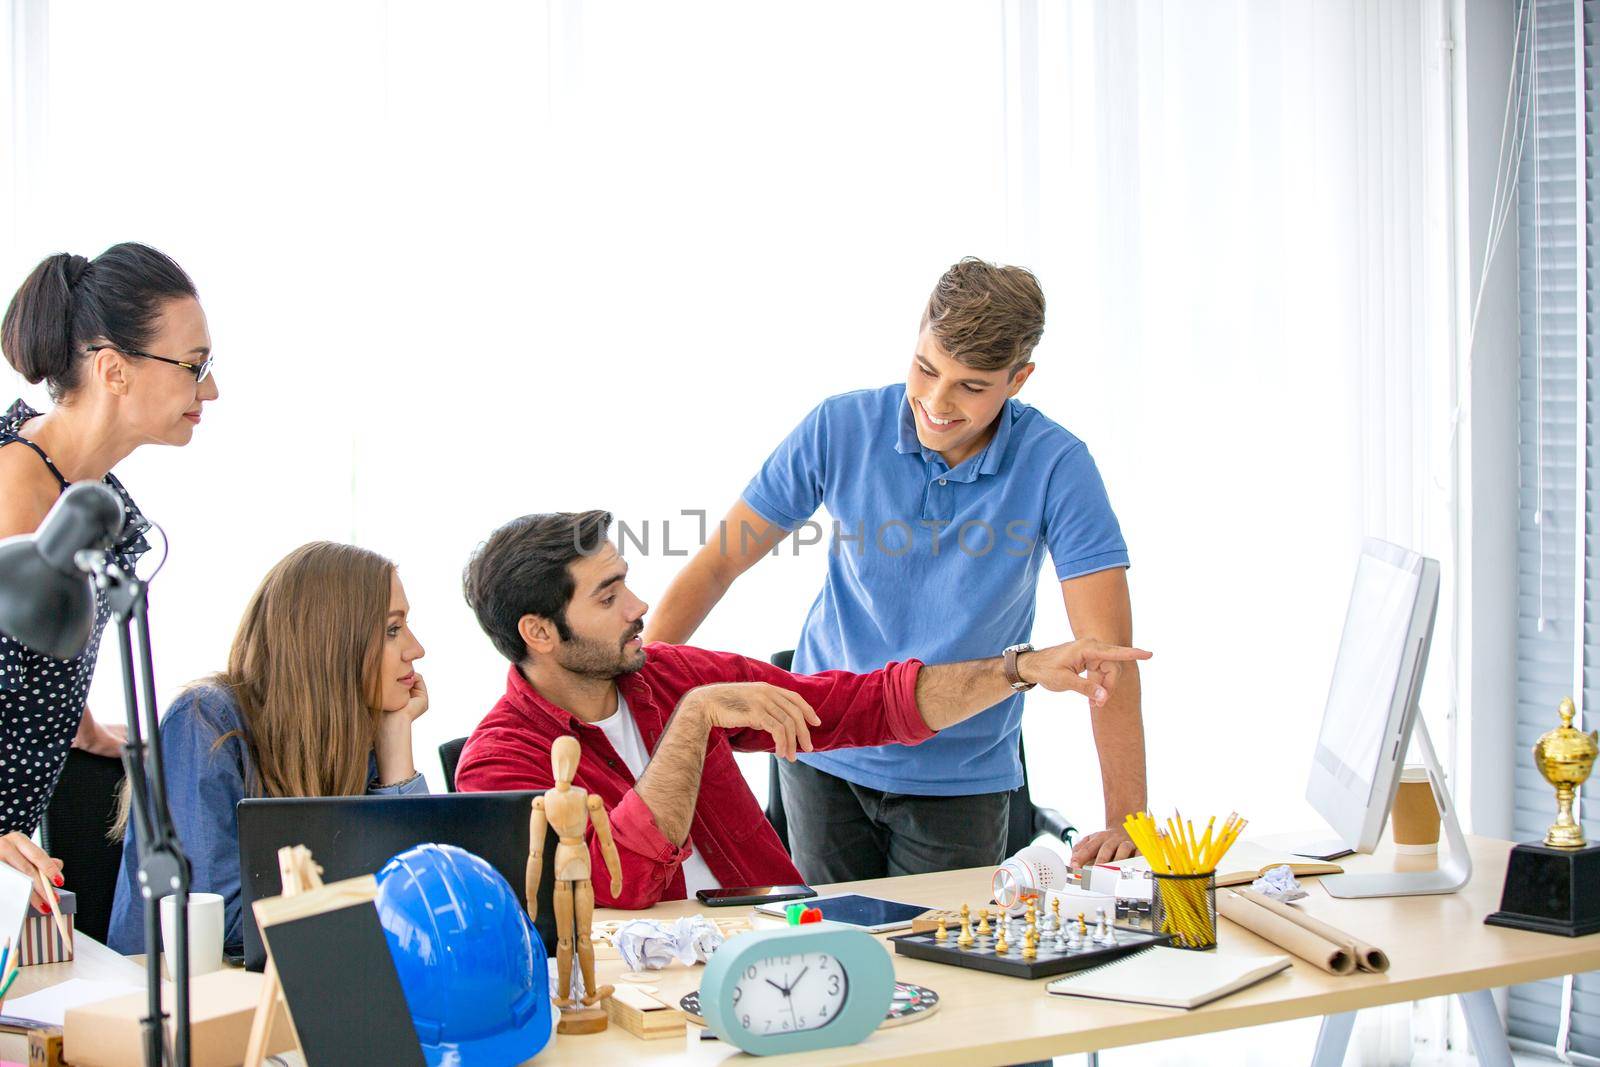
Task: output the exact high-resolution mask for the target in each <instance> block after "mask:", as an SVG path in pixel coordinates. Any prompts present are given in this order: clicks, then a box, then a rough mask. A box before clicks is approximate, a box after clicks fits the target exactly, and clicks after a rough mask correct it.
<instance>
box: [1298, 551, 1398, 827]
mask: <svg viewBox="0 0 1600 1067" xmlns="http://www.w3.org/2000/svg"><path fill="white" fill-rule="evenodd" d="M1420 580H1421V575H1420V573H1419V571H1418V570H1416V569H1413V568H1409V567H1401V566H1396V565H1395V564H1394V563H1391V562H1388V561H1386V560H1383V559H1379V558H1377V557H1376V556H1373V555H1369V554H1367V553H1363V554H1362V556H1361V562H1360V564H1359V565H1358V566H1357V568H1356V580H1355V588H1354V589H1353V590H1352V591H1351V594H1350V608H1349V611H1348V613H1347V614H1346V615H1345V620H1344V635H1343V636H1342V637H1341V638H1340V640H1339V657H1338V660H1337V661H1336V662H1335V664H1334V673H1333V683H1332V684H1331V685H1330V686H1329V688H1328V704H1327V708H1326V710H1325V711H1324V712H1323V716H1322V732H1321V734H1320V735H1319V737H1318V738H1317V754H1316V757H1317V762H1318V763H1319V764H1321V766H1322V767H1323V768H1324V769H1325V770H1327V771H1328V772H1329V773H1330V774H1331V775H1332V776H1333V777H1334V780H1335V781H1337V782H1338V783H1339V785H1340V786H1341V787H1342V788H1343V789H1344V790H1348V791H1349V792H1350V794H1351V795H1353V796H1355V797H1358V798H1361V799H1363V800H1364V801H1366V802H1370V801H1371V799H1372V789H1373V786H1374V782H1375V778H1376V775H1377V770H1378V762H1379V757H1380V755H1381V752H1382V749H1383V739H1384V735H1385V732H1386V728H1387V726H1388V722H1389V711H1390V708H1391V706H1392V705H1393V703H1394V700H1395V687H1396V686H1397V685H1398V684H1401V678H1400V666H1401V662H1402V660H1403V659H1404V658H1405V652H1406V636H1407V634H1408V633H1409V631H1410V628H1411V624H1412V615H1413V612H1414V611H1415V609H1416V605H1417V589H1418V585H1419V583H1420ZM1409 683H1410V679H1406V680H1405V684H1407V685H1409Z"/></svg>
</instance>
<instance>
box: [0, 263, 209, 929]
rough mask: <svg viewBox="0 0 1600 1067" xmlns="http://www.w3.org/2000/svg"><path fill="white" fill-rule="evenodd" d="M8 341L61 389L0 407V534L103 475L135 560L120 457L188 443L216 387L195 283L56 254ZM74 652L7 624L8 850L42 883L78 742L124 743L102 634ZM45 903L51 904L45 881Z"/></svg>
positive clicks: (11, 314) (33, 523)
mask: <svg viewBox="0 0 1600 1067" xmlns="http://www.w3.org/2000/svg"><path fill="white" fill-rule="evenodd" d="M0 348H3V349H4V351H5V357H6V361H7V362H9V363H10V364H11V366H12V367H13V368H14V369H15V370H16V372H17V373H18V374H20V375H22V377H23V378H24V379H26V380H27V381H28V382H29V384H33V385H37V384H39V383H40V382H43V383H45V385H46V387H47V388H48V390H49V393H50V399H51V401H52V402H53V406H52V407H51V409H50V410H49V411H48V412H46V413H44V414H40V413H39V412H37V411H35V410H33V408H31V407H29V406H28V404H26V403H25V402H23V401H22V400H18V401H17V402H16V403H14V404H12V405H11V408H10V409H9V410H8V411H6V412H5V413H4V414H3V415H0V537H10V536H13V535H16V534H28V533H32V532H34V531H35V530H36V529H38V527H39V524H40V522H42V521H43V519H44V517H45V515H46V513H48V512H49V510H50V507H51V505H53V504H54V503H55V502H56V498H57V497H59V496H60V495H61V493H62V492H63V491H64V490H65V489H66V488H67V486H68V485H70V484H72V483H73V482H83V481H96V482H104V483H105V484H106V485H108V486H110V487H111V488H112V489H113V490H115V491H116V493H117V495H118V496H119V497H121V499H122V506H123V509H124V511H125V512H126V517H127V521H126V524H125V526H124V528H123V533H122V536H121V540H120V541H119V543H118V544H117V545H116V546H115V547H114V548H113V549H111V550H110V554H111V556H112V557H113V559H114V560H115V561H116V562H118V563H120V564H122V565H123V566H125V567H129V568H131V567H132V566H133V565H134V563H135V562H137V560H138V558H139V557H140V556H141V555H143V553H144V552H145V551H146V550H147V549H148V548H149V545H148V544H147V543H146V542H145V539H144V536H143V535H144V531H145V529H146V528H147V527H148V523H147V522H146V521H145V519H144V517H143V516H142V515H141V514H140V513H139V509H138V507H137V506H135V504H134V502H133V500H132V498H131V497H129V496H128V493H127V490H125V489H124V488H123V487H122V483H121V482H120V481H118V480H117V478H116V476H115V475H114V474H112V470H113V468H115V467H116V465H117V464H118V463H120V462H122V460H123V459H125V458H126V457H127V456H128V455H130V454H131V453H132V452H133V451H134V450H136V449H138V448H140V447H141V446H143V445H152V444H159V445H186V444H188V443H189V439H190V438H191V437H193V436H194V431H195V427H196V426H198V425H199V424H200V412H201V409H202V408H203V407H204V406H205V403H206V402H207V401H208V400H215V399H216V398H217V383H216V379H215V378H213V377H211V374H210V371H211V334H210V332H209V330H208V329H207V327H206V316H205V312H204V311H202V310H201V308H200V301H199V299H198V297H197V296H196V294H195V288H194V283H193V282H192V281H190V280H189V276H188V275H187V274H185V273H184V272H183V269H182V268H181V267H179V266H178V265H177V264H176V263H174V262H173V261H172V260H171V259H170V258H168V257H167V256H165V255H163V254H162V253H160V252H158V251H156V250H155V249H153V248H149V247H147V246H145V245H140V244H119V245H115V246H113V247H111V248H108V249H107V250H106V251H105V252H103V253H101V254H100V255H99V256H98V257H97V258H95V259H92V260H89V259H85V258H84V257H82V256H73V255H67V254H65V253H62V254H60V255H54V256H50V257H48V258H46V259H45V260H44V261H43V262H42V263H40V264H39V265H38V266H37V267H35V268H34V270H33V273H32V274H30V275H28V278H27V280H26V281H24V282H23V283H22V287H21V288H20V289H18V290H17V292H16V295H15V296H13V297H12V298H11V304H10V306H9V307H7V309H6V313H5V319H4V322H3V324H0ZM97 595H98V599H99V603H98V612H97V615H96V621H95V628H94V631H93V634H92V635H91V636H90V638H89V643H88V645H87V646H86V647H85V648H84V650H83V651H82V652H81V653H80V654H79V655H78V656H76V657H74V658H73V659H70V660H58V659H54V658H52V657H50V656H46V655H43V654H41V653H37V652H34V651H32V650H31V649H28V648H25V647H23V646H22V645H21V644H19V643H17V642H16V641H14V640H12V639H11V637H10V636H9V635H6V634H0V862H3V863H7V864H9V865H10V866H12V867H15V868H17V869H18V870H20V871H22V872H23V873H25V874H27V875H29V876H30V877H31V878H33V879H34V880H35V882H37V880H38V879H39V878H40V877H43V878H47V879H49V880H50V881H51V882H53V883H54V884H55V885H58V886H59V885H62V884H64V878H63V876H62V870H61V868H62V865H61V863H60V861H58V860H54V859H51V858H50V857H49V856H48V855H46V854H45V852H44V850H42V849H41V848H39V846H38V845H36V844H34V843H33V841H32V840H31V839H30V838H31V835H32V834H33V831H34V829H35V828H36V827H37V826H38V824H39V820H40V818H41V816H42V815H43V814H44V810H45V807H46V805H47V804H48V803H49V802H50V794H51V793H52V792H53V791H54V789H55V785H56V781H57V779H58V778H59V777H60V775H61V768H62V766H63V765H64V764H65V763H66V758H67V750H68V749H69V748H73V747H76V748H82V749H85V750H87V751H89V752H92V753H96V754H98V755H104V756H115V755H117V754H118V752H119V748H120V746H121V744H122V739H123V728H122V727H106V726H102V725H100V724H99V723H97V722H96V721H95V719H94V717H93V716H92V715H91V714H90V713H89V711H88V708H87V706H86V702H87V699H88V693H89V682H90V679H91V677H92V676H93V674H94V666H95V659H96V656H97V654H98V652H99V647H100V635H101V632H102V631H103V630H104V628H105V623H106V619H107V616H108V614H109V609H108V607H107V604H106V600H105V596H104V594H97ZM33 902H34V904H35V906H39V907H45V906H46V905H45V902H44V901H43V900H42V899H41V898H40V895H39V893H38V891H37V890H36V891H35V893H34V899H33Z"/></svg>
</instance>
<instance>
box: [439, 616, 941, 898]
mask: <svg viewBox="0 0 1600 1067" xmlns="http://www.w3.org/2000/svg"><path fill="white" fill-rule="evenodd" d="M647 652H648V659H647V661H646V662H645V665H644V667H642V668H641V669H640V670H638V671H635V672H634V673H633V674H625V675H622V676H621V677H619V678H618V679H617V689H618V690H619V691H620V692H621V694H622V698H623V699H624V700H626V701H627V702H628V710H629V711H631V712H632V713H633V719H634V722H635V723H637V724H638V726H639V733H640V735H642V736H643V738H644V743H645V747H647V748H648V749H649V750H650V751H651V752H654V751H655V749H656V745H657V744H658V743H659V742H660V740H661V734H662V732H663V731H664V730H665V729H666V726H667V720H668V719H669V718H671V717H672V712H673V710H674V709H675V708H676V707H677V706H678V701H680V700H682V699H683V695H684V694H685V693H687V692H688V691H689V690H691V689H694V688H695V687H696V686H702V685H711V684H713V683H717V682H769V683H771V684H772V685H775V686H779V687H781V688H784V689H788V690H790V691H791V692H795V693H798V694H800V695H801V696H802V697H804V698H805V700H806V702H807V703H808V704H810V705H811V707H812V709H813V710H814V711H815V712H816V713H817V717H818V718H819V719H821V720H822V725H821V726H814V727H812V728H811V743H812V744H813V745H814V746H815V747H816V748H818V749H828V748H851V747H856V746H860V745H883V744H889V743H890V742H899V743H900V744H903V745H914V744H917V743H918V742H921V741H925V740H927V739H928V738H930V737H932V736H933V731H932V730H930V729H929V728H928V725H927V723H925V722H923V721H922V713H921V712H920V711H918V710H917V699H916V691H917V675H918V673H919V672H920V671H921V670H922V663H921V662H920V661H918V660H914V659H913V660H907V661H906V662H904V663H891V664H889V665H888V666H886V667H884V668H883V669H882V670H877V671H873V672H872V673H871V674H850V673H849V672H847V671H824V672H823V673H821V674H813V675H805V674H790V673H789V672H788V671H784V670H780V669H778V668H777V667H774V666H772V665H771V664H769V663H763V662H761V661H760V660H753V659H747V658H746V657H744V656H738V655H735V654H733V653H731V652H707V651H706V650H704V649H700V648H691V647H689V646H686V645H663V644H652V645H649V646H648V647H647ZM564 735H571V736H573V737H576V738H577V739H578V745H579V747H580V748H581V749H582V756H581V757H580V759H579V761H578V774H577V777H576V778H575V779H574V784H576V785H578V786H579V787H581V788H583V789H587V790H588V791H589V792H590V793H593V794H594V795H596V796H598V797H599V798H600V799H601V800H602V801H603V802H604V803H605V806H606V811H607V813H608V814H609V815H610V816H611V829H612V834H613V836H614V837H615V838H616V842H617V853H618V855H619V856H620V857H621V858H622V894H621V895H620V896H618V897H615V898H613V897H612V896H611V892H610V890H611V885H610V882H611V879H610V877H609V876H608V875H607V873H606V868H605V860H604V859H603V858H602V857H601V855H600V846H599V844H598V843H597V842H596V841H595V839H594V833H593V831H592V830H591V831H590V832H589V851H590V854H591V856H592V857H593V869H594V895H595V902H596V903H597V904H599V905H600V906H601V907H607V908H626V909H629V910H637V909H640V908H648V907H650V906H651V905H653V904H655V903H656V902H657V901H659V900H681V899H683V897H684V896H685V895H686V893H685V891H684V885H683V871H682V869H681V868H682V866H683V861H684V860H685V859H686V858H688V857H689V856H690V855H691V854H692V852H693V850H694V849H699V851H700V856H701V858H702V859H703V860H705V862H706V866H708V867H710V868H711V873H712V874H714V875H716V877H717V881H719V882H721V883H722V884H723V885H725V886H743V885H783V884H787V883H791V882H799V881H800V880H801V878H800V872H798V871H796V870H795V868H794V862H793V861H792V860H791V859H790V858H789V854H788V853H787V852H786V851H784V848H783V843H782V842H780V841H779V840H778V835H777V833H776V832H775V831H774V830H773V829H772V824H771V823H769V822H767V817H766V814H765V813H764V812H763V811H762V808H761V805H760V804H759V803H757V801H756V798H755V796H754V795H753V794H752V793H751V792H750V787H749V785H748V784H746V782H745V780H744V775H742V774H741V773H740V772H739V767H738V764H737V763H736V762H735V761H734V758H733V753H734V751H735V750H738V751H740V752H770V751H772V737H771V735H769V734H767V733H766V732H765V731H762V730H723V729H713V730H711V732H710V735H709V737H708V739H707V741H706V761H705V766H704V769H703V770H702V771H701V774H700V796H699V798H698V799H697V800H696V801H695V807H694V820H693V822H692V823H691V825H690V829H689V840H688V841H687V842H685V843H684V845H683V847H681V848H680V847H679V846H677V845H674V844H673V843H672V842H671V841H669V840H667V839H666V838H665V837H663V836H662V834H661V830H660V829H659V828H658V827H657V826H656V821H655V817H654V816H653V815H652V814H651V813H650V808H649V807H648V806H647V805H646V804H645V802H644V800H643V798H641V797H640V796H639V794H638V793H636V792H635V791H634V788H633V787H634V777H633V775H632V774H631V773H630V772H629V771H628V767H627V765H626V764H625V763H623V762H622V757H620V756H618V755H617V752H616V750H615V749H613V748H612V747H611V742H610V741H608V740H607V739H606V736H605V732H604V731H603V730H601V729H600V727H598V726H594V725H592V724H590V723H586V722H583V721H581V720H579V719H577V718H575V717H574V716H573V715H572V714H571V713H570V712H567V711H564V710H562V709H561V708H558V707H556V706H555V705H553V704H551V703H550V702H549V701H547V700H545V699H544V698H543V697H542V696H540V695H539V694H538V692H536V691H535V690H534V688H533V686H532V685H530V684H528V680H527V679H526V678H524V677H523V676H522V672H521V671H520V670H518V669H517V668H516V667H514V666H513V667H512V668H511V672H510V674H509V676H508V678H507V682H506V693H505V696H503V697H501V698H500V701H499V702H498V703H497V704H495V706H494V709H493V710H492V711H490V712H489V714H488V715H487V716H485V717H484V720H483V721H482V722H481V723H479V724H478V728H477V729H476V730H474V731H472V737H471V738H469V739H468V741H467V744H466V747H465V748H464V749H463V750H462V752H461V763H460V765H459V766H458V767H457V769H456V788H457V789H460V790H461V791H462V792H465V793H470V792H485V791H490V790H502V789H549V788H550V787H551V786H553V785H555V776H554V774H553V773H552V772H551V768H550V746H551V745H553V744H555V741H556V738H558V737H562V736H564Z"/></svg>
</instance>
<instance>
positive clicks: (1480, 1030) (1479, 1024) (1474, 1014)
mask: <svg viewBox="0 0 1600 1067" xmlns="http://www.w3.org/2000/svg"><path fill="white" fill-rule="evenodd" d="M1456 997H1457V999H1458V1000H1460V1001H1461V1014H1463V1015H1465V1016H1466V1017H1467V1033H1468V1035H1469V1036H1470V1037H1471V1038H1472V1053H1473V1055H1474V1056H1476V1057H1477V1059H1478V1063H1479V1064H1481V1065H1482V1067H1511V1045H1510V1044H1509V1043H1508V1042H1507V1041H1506V1030H1505V1027H1504V1026H1502V1025H1501V1023H1500V1010H1499V1009H1498V1008H1496V1007H1495V1004H1494V992H1493V991H1492V990H1488V989H1479V990H1475V991H1474V992H1471V993H1458V994H1456Z"/></svg>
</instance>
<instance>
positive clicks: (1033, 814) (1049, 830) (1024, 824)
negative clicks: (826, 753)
mask: <svg viewBox="0 0 1600 1067" xmlns="http://www.w3.org/2000/svg"><path fill="white" fill-rule="evenodd" d="M770 662H771V663H772V665H773V666H775V667H778V668H779V669H781V670H786V671H789V670H793V669H794V649H792V648H789V649H785V650H784V651H782V652H774V653H773V654H772V658H771V661H770ZM1017 758H1018V759H1019V760H1020V761H1021V762H1022V785H1020V786H1018V787H1017V788H1016V789H1015V790H1013V791H1012V793H1011V821H1010V823H1009V825H1008V826H1007V827H1006V849H1005V851H1006V855H1007V856H1014V855H1016V853H1017V852H1018V851H1019V850H1020V849H1024V848H1027V847H1028V846H1029V845H1031V844H1033V843H1034V842H1035V841H1037V840H1038V839H1039V838H1040V837H1041V836H1046V837H1053V838H1055V839H1057V840H1058V841H1062V842H1064V843H1066V845H1067V846H1068V847H1071V845H1072V838H1073V835H1075V834H1076V833H1077V832H1078V828H1077V827H1076V826H1073V825H1072V822H1071V820H1069V819H1068V818H1067V817H1066V816H1065V815H1063V814H1061V813H1060V812H1059V811H1057V810H1056V809H1055V808H1041V807H1039V806H1038V805H1037V804H1035V803H1034V802H1033V795H1032V793H1030V792H1029V790H1028V756H1027V750H1026V749H1025V748H1024V747H1023V744H1022V735H1021V734H1020V733H1018V735H1017ZM768 759H769V760H770V761H771V762H770V764H769V766H768V778H767V821H768V822H770V823H771V824H772V828H773V829H774V830H776V831H777V833H778V840H780V841H782V842H783V847H784V848H785V849H788V848H789V817H788V816H787V815H786V814H785V813H784V810H783V790H782V789H780V788H779V785H778V757H777V756H769V757H768Z"/></svg>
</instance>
